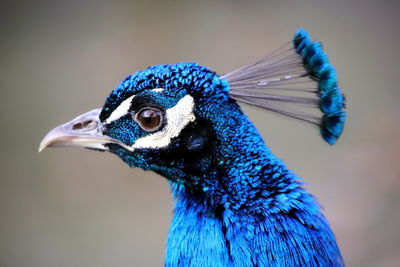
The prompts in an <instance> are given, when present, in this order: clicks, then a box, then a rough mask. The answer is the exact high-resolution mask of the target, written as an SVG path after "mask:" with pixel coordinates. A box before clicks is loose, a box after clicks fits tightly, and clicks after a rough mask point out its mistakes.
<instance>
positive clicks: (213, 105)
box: [39, 29, 346, 266]
mask: <svg viewBox="0 0 400 267" xmlns="http://www.w3.org/2000/svg"><path fill="white" fill-rule="evenodd" d="M239 104H244V105H250V106H254V107H256V108H260V109H264V110H267V111H271V112H273V113H277V114H280V115H283V116H286V117H290V118H294V119H297V120H300V121H303V122H306V123H308V124H309V125H313V126H314V127H315V128H317V129H319V132H320V135H321V137H322V139H323V140H324V141H325V142H326V143H327V144H329V145H333V144H335V143H336V141H337V140H338V138H339V137H340V135H341V134H342V132H343V129H344V124H345V121H346V112H345V108H346V105H345V96H344V94H343V92H342V89H340V88H339V86H338V76H337V71H336V69H335V67H334V66H333V65H332V64H331V63H330V60H329V58H328V56H327V54H326V53H325V52H324V50H323V47H322V44H321V43H320V42H317V41H314V40H313V39H311V38H310V36H309V34H308V32H307V31H306V30H304V29H299V30H298V31H297V32H296V33H295V34H294V36H293V37H292V39H291V40H290V41H289V42H287V43H286V44H285V45H283V46H282V47H281V48H279V49H277V50H275V51H274V52H273V53H270V54H268V55H267V56H264V57H263V58H261V59H260V60H258V61H256V62H254V63H252V64H249V65H246V66H244V67H241V68H238V69H236V70H234V71H231V72H228V73H225V74H222V75H219V74H217V73H216V72H214V71H213V70H211V69H209V68H207V67H204V66H201V65H199V64H198V63H186V62H181V63H177V64H171V65H154V66H150V67H148V68H147V69H144V70H140V71H137V72H136V73H134V74H131V75H129V76H128V77H127V78H125V79H124V80H123V81H122V82H121V83H120V84H119V85H118V86H117V87H116V88H115V89H114V90H112V92H111V93H110V95H109V96H108V97H107V99H106V101H105V103H104V105H103V107H102V108H97V109H94V110H91V111H89V112H87V113H85V114H83V115H81V116H78V117H76V118H75V119H73V120H71V121H70V122H67V123H65V124H62V125H60V126H57V127H55V128H54V129H53V130H51V131H50V132H48V134H47V135H46V136H45V137H44V138H43V140H42V141H41V143H40V146H39V152H40V151H42V150H43V149H44V148H46V147H62V146H76V147H85V148H88V149H92V150H98V151H108V152H111V153H113V154H115V155H117V156H118V157H119V158H121V159H122V160H123V161H124V162H125V163H126V164H128V165H129V166H130V167H136V168H141V169H143V170H148V171H153V172H155V173H157V174H159V175H161V176H163V177H165V178H166V179H167V180H168V182H169V184H170V188H171V194H172V199H173V201H174V211H173V218H172V222H171V225H170V229H169V234H168V238H167V246H166V256H165V266H344V265H345V263H344V260H343V257H342V255H341V252H340V249H339V247H338V245H337V242H336V237H335V235H334V233H333V231H332V230H331V228H330V225H329V222H328V221H327V219H326V217H325V216H324V215H323V213H322V208H321V206H320V204H319V203H318V202H317V200H316V198H315V197H314V196H313V195H311V194H310V193H309V192H308V191H307V190H306V189H305V188H304V184H303V183H302V182H301V181H300V177H299V176H297V175H296V174H295V173H294V172H293V171H292V170H290V169H289V168H288V167H287V166H286V165H285V163H284V162H283V161H282V160H281V159H279V158H278V157H276V156H275V155H274V154H273V153H272V151H271V150H270V149H269V148H268V146H267V145H266V143H265V141H264V140H263V138H262V137H261V135H260V133H259V132H258V130H257V129H256V127H255V126H254V125H253V123H252V122H251V121H250V120H249V119H248V117H247V116H246V115H245V114H244V112H243V111H242V109H241V105H239ZM295 136H296V139H300V136H297V135H296V134H295Z"/></svg>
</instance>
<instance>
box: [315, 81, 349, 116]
mask: <svg viewBox="0 0 400 267" xmlns="http://www.w3.org/2000/svg"><path fill="white" fill-rule="evenodd" d="M319 106H320V109H321V111H322V112H323V113H324V114H334V113H337V112H339V111H341V110H342V109H343V108H344V106H345V105H344V95H343V94H342V93H341V92H340V89H339V88H338V87H335V88H333V89H331V90H329V91H325V92H322V93H321V99H320V103H319Z"/></svg>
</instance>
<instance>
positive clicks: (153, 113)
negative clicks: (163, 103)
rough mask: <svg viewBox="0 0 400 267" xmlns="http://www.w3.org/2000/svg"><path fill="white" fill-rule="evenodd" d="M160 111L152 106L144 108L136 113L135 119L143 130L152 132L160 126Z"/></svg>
mask: <svg viewBox="0 0 400 267" xmlns="http://www.w3.org/2000/svg"><path fill="white" fill-rule="evenodd" d="M162 116H163V114H162V112H161V111H160V110H157V109H153V108H144V109H142V110H140V111H139V112H138V113H137V115H136V121H137V123H138V124H139V126H140V127H142V129H143V130H145V131H147V132H154V131H156V130H158V129H159V128H160V127H161V124H162Z"/></svg>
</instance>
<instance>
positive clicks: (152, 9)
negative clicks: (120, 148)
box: [0, 0, 400, 267]
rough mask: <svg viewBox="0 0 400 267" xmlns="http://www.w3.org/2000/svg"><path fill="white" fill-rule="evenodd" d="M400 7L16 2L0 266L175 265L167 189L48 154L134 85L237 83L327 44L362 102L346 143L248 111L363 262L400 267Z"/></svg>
mask: <svg viewBox="0 0 400 267" xmlns="http://www.w3.org/2000/svg"><path fill="white" fill-rule="evenodd" d="M399 6H400V4H399V2H398V1H382V2H381V1H354V0H352V1H348V0H340V1H328V0H323V1H321V0H318V1H317V0H315V1H77V0H75V1H48V2H46V1H27V2H23V1H12V2H11V1H10V2H4V1H2V2H1V9H0V30H1V35H0V38H1V42H0V53H1V57H0V58H1V60H0V88H1V97H0V118H1V131H0V137H1V138H0V146H1V150H0V174H1V177H0V266H1V267H25V266H27V267H28V266H29V267H50V266H58V267H69V266H97V267H101V266H118V267H120V266H121V267H123V266H162V264H163V259H164V251H165V240H166V237H167V232H168V226H169V223H170V219H171V215H172V202H171V197H170V194H169V187H168V184H167V182H166V181H165V180H164V179H163V178H161V177H159V176H157V175H155V174H153V173H149V172H144V171H141V170H138V169H130V168H129V167H128V166H127V165H125V164H124V163H123V162H122V161H121V160H120V159H118V158H117V157H116V156H114V155H111V154H108V153H97V152H92V151H88V150H84V149H75V148H68V149H47V150H45V151H44V152H43V153H41V154H38V153H37V149H38V145H39V142H40V140H41V139H42V138H43V137H44V135H45V134H46V133H47V132H48V131H49V130H50V129H51V128H52V127H54V126H56V125H58V124H60V123H64V122H66V121H68V120H70V119H72V118H73V117H75V116H77V115H79V114H81V113H83V112H86V111H88V110H90V109H92V108H96V107H100V106H102V104H103V102H104V100H105V98H106V96H107V95H108V94H109V92H110V91H111V90H112V89H113V88H114V87H115V86H116V85H117V84H118V83H119V82H120V81H121V80H122V79H123V78H124V77H125V76H127V75H128V74H130V73H133V72H135V71H136V70H140V69H143V68H146V67H147V66H150V65H154V64H172V63H176V62H180V61H196V62H198V63H200V64H202V65H205V66H208V67H210V68H212V69H213V70H215V71H217V72H219V73H224V72H228V71H231V70H233V69H235V68H237V67H240V66H242V65H244V64H247V63H251V62H253V61H255V60H257V59H258V58H260V57H261V56H263V55H265V54H266V53H267V52H271V51H273V50H274V49H276V48H278V47H280V46H281V45H282V44H284V43H286V42H287V41H289V40H291V37H292V35H293V33H294V32H295V31H296V30H297V29H298V28H299V27H303V28H305V29H308V30H309V32H310V33H311V35H312V37H313V38H314V39H316V40H319V41H322V42H323V43H324V48H325V50H326V52H327V53H328V54H329V55H330V57H331V61H332V62H333V64H334V65H336V67H337V69H338V73H339V77H340V82H341V87H342V88H343V89H344V91H345V92H346V95H347V103H348V116H349V117H348V123H347V125H346V129H345V132H344V135H343V137H342V138H341V140H340V141H339V142H338V144H337V145H336V146H334V147H329V146H328V145H326V144H325V143H324V142H323V141H322V139H321V138H320V137H319V136H318V131H317V130H316V129H315V128H313V127H310V126H309V125H306V124H303V123H301V122H297V121H293V120H290V119H287V118H283V117H280V116H276V115H275V114H270V113H267V112H265V111H260V110H257V109H254V108H249V107H246V106H244V107H243V108H244V110H245V112H246V113H247V114H248V115H249V117H250V118H251V119H252V120H253V121H254V123H255V124H256V125H257V127H258V128H259V129H260V131H261V132H262V134H263V136H264V138H265V139H266V140H267V143H268V145H269V146H270V148H271V149H272V151H274V152H275V153H276V154H277V155H278V156H279V157H280V158H283V159H284V161H285V162H286V163H287V165H288V166H289V167H290V168H291V169H293V170H295V172H296V173H297V174H299V175H300V176H302V177H304V181H305V182H307V183H308V184H309V185H308V186H307V187H308V189H309V190H310V191H311V192H312V193H313V194H314V195H315V196H316V197H317V199H318V200H319V201H320V202H321V204H322V205H323V206H324V208H325V214H326V215H327V217H328V219H329V220H330V222H331V225H332V227H333V229H334V231H335V233H336V236H337V239H338V242H339V245H340V247H341V250H342V253H343V256H344V258H345V261H346V263H347V265H348V266H400V253H399V252H400V230H399V225H400V193H399V191H400V159H399V155H400V141H399V135H400V124H399V122H400V120H399V116H400V105H399V100H400V89H399V83H398V78H399V77H400V72H399V67H398V63H399V55H400V53H399V50H398V48H399V41H400V38H399V28H400V20H399V15H398V14H399V11H400V8H399Z"/></svg>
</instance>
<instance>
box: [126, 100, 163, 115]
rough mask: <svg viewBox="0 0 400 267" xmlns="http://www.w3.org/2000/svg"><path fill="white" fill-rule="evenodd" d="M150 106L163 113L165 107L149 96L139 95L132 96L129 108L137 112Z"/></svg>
mask: <svg viewBox="0 0 400 267" xmlns="http://www.w3.org/2000/svg"><path fill="white" fill-rule="evenodd" d="M146 107H150V108H154V109H158V110H160V111H162V112H163V114H164V113H165V108H164V107H163V106H161V105H160V104H158V103H157V102H155V101H154V99H153V98H151V97H150V96H141V97H134V98H133V99H132V102H131V106H130V108H129V111H130V112H133V113H138V112H139V111H140V110H141V109H143V108H146Z"/></svg>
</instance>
